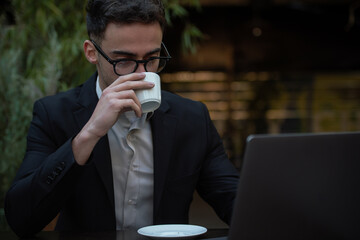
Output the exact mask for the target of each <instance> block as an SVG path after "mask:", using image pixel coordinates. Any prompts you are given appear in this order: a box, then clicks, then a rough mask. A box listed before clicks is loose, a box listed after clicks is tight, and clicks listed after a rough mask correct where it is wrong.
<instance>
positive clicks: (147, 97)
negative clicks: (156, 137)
mask: <svg viewBox="0 0 360 240" xmlns="http://www.w3.org/2000/svg"><path fill="white" fill-rule="evenodd" d="M145 74H146V76H145V78H144V80H143V81H147V82H152V83H154V84H155V86H154V87H153V88H150V89H141V90H136V91H135V93H136V96H137V97H138V99H139V101H140V103H141V110H142V112H143V113H148V112H153V111H155V110H156V109H158V108H159V107H160V104H161V83H160V76H159V75H158V74H156V73H153V72H145Z"/></svg>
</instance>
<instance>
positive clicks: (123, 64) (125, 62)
mask: <svg viewBox="0 0 360 240" xmlns="http://www.w3.org/2000/svg"><path fill="white" fill-rule="evenodd" d="M90 41H91V42H92V43H93V44H94V46H95V48H96V50H97V51H98V52H99V53H100V54H101V56H103V57H104V58H105V59H106V60H107V61H108V62H109V63H110V64H112V65H113V67H114V72H115V74H116V75H118V76H122V75H126V74H129V73H133V72H135V71H136V69H137V68H138V66H139V64H140V63H142V64H144V68H145V71H146V72H155V73H159V72H161V71H162V70H163V69H164V68H165V66H166V63H167V62H168V61H169V60H170V59H171V56H170V54H169V52H168V50H167V49H166V47H165V44H164V43H161V48H162V49H163V50H164V52H165V55H166V56H165V57H149V58H148V59H145V60H135V59H131V58H122V59H118V60H112V59H111V58H109V57H108V56H107V55H106V54H105V52H104V51H103V50H102V49H101V48H100V47H99V46H98V45H97V44H96V43H95V41H93V40H90Z"/></svg>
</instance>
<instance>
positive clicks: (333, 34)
mask: <svg viewBox="0 0 360 240" xmlns="http://www.w3.org/2000/svg"><path fill="white" fill-rule="evenodd" d="M85 2H86V1H77V0H67V1H60V0H37V1H20V0H12V1H11V0H5V1H4V0H3V1H2V2H1V3H0V24H1V27H0V81H1V88H0V101H1V104H0V111H1V112H0V114H1V118H0V218H1V219H0V221H1V222H0V224H1V227H0V229H6V228H7V226H6V221H5V219H4V216H3V210H2V208H3V200H4V195H5V192H6V190H7V189H8V187H9V185H10V183H11V181H12V179H13V177H14V174H15V172H16V170H17V168H18V166H19V164H20V163H21V161H22V158H23V155H24V152H25V147H26V133H27V128H28V125H29V122H30V120H31V115H32V105H33V102H34V101H35V100H36V99H38V98H40V97H42V96H45V95H50V94H54V93H56V92H59V91H64V90H66V89H68V88H70V87H73V86H76V85H78V84H81V83H82V82H83V81H85V80H86V79H87V78H88V77H89V76H90V75H91V74H92V73H93V71H94V70H95V68H94V66H92V65H90V64H89V63H88V62H87V61H86V59H85V57H84V56H83V53H82V43H83V41H84V39H86V38H87V35H86V26H85ZM164 3H165V6H166V9H167V20H168V23H169V27H168V28H167V30H166V32H165V36H164V42H165V44H166V46H167V48H168V50H169V52H170V54H171V55H172V57H173V59H172V60H171V61H170V62H169V64H168V66H167V68H166V69H165V71H164V72H163V73H162V74H161V79H162V88H163V89H166V90H168V91H171V92H174V93H177V94H179V95H182V96H184V97H188V98H191V99H193V100H199V101H202V102H204V103H205V104H206V105H207V107H208V108H209V111H210V114H211V117H212V119H213V122H214V124H215V126H216V128H217V129H218V131H219V133H220V135H221V137H222V138H223V140H224V144H225V147H226V150H227V152H228V155H229V158H230V159H231V161H232V162H233V163H234V165H235V166H236V167H237V168H238V169H240V168H241V163H242V157H243V154H244V146H245V142H246V138H247V136H248V135H250V134H256V133H274V134H275V133H290V132H338V131H359V130H360V57H359V54H360V1H359V0H252V1H251V0H183V1H179V0H165V1H164ZM198 200H199V199H198V197H197V196H195V203H194V206H195V207H193V210H194V209H195V210H194V211H195V212H196V211H197V213H194V214H192V215H191V221H192V222H193V223H202V224H203V225H206V226H208V227H222V226H223V225H221V223H219V222H218V221H217V220H214V221H213V220H209V221H208V222H206V223H204V220H206V219H213V218H209V217H204V216H207V214H208V213H210V214H212V213H211V210H209V209H208V208H207V207H206V206H205V205H204V204H202V203H201V201H200V203H199V202H198Z"/></svg>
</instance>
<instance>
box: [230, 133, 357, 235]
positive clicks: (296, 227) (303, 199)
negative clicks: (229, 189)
mask: <svg viewBox="0 0 360 240" xmlns="http://www.w3.org/2000/svg"><path fill="white" fill-rule="evenodd" d="M326 238H327V239H360V132H346V133H320V134H319V133H309V134H279V135H252V136H249V137H248V139H247V144H246V150H245V156H244V162H243V165H242V169H241V173H240V182H239V186H238V193H237V199H236V203H235V208H234V212H233V217H232V222H231V225H230V229H229V236H228V239H229V240H239V239H240V240H248V239H292V240H294V239H326Z"/></svg>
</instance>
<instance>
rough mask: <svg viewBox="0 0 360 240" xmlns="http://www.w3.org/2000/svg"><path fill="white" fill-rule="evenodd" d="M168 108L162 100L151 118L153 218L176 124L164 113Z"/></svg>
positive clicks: (165, 174) (160, 193)
mask: <svg viewBox="0 0 360 240" xmlns="http://www.w3.org/2000/svg"><path fill="white" fill-rule="evenodd" d="M168 109H169V105H168V104H167V103H166V101H163V102H162V104H161V107H160V108H159V109H158V110H157V111H155V113H154V116H153V117H152V118H151V127H152V134H153V148H154V150H153V151H154V220H155V216H156V214H157V212H158V210H159V206H160V205H159V204H160V200H161V196H162V192H163V189H164V185H165V181H166V177H167V172H168V166H169V162H170V160H171V152H172V149H173V143H174V142H173V139H175V129H176V125H177V118H176V117H175V116H173V115H170V114H167V113H166V112H167V110H168Z"/></svg>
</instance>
